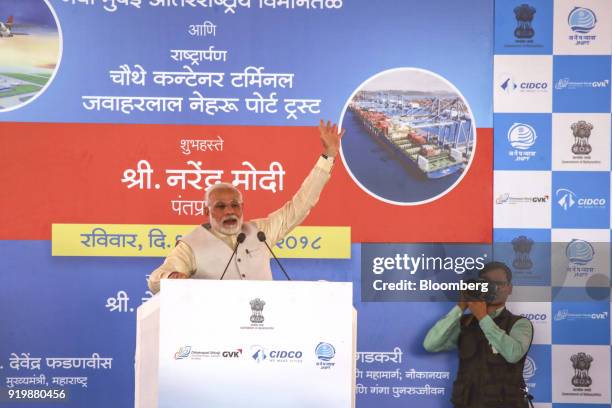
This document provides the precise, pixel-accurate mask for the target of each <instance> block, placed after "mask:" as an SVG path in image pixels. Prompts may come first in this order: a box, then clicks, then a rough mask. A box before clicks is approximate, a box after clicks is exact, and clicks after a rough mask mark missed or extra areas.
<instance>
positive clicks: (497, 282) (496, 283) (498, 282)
mask: <svg viewBox="0 0 612 408" xmlns="http://www.w3.org/2000/svg"><path fill="white" fill-rule="evenodd" d="M491 283H494V284H495V285H497V286H499V287H504V286H510V282H507V281H491Z"/></svg>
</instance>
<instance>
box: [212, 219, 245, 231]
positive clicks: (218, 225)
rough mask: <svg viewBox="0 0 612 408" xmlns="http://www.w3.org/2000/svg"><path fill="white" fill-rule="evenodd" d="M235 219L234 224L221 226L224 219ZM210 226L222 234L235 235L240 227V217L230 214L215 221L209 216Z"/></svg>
mask: <svg viewBox="0 0 612 408" xmlns="http://www.w3.org/2000/svg"><path fill="white" fill-rule="evenodd" d="M228 219H229V220H231V219H235V220H236V221H237V223H236V225H235V226H234V227H231V228H227V227H224V226H223V222H224V221H226V220H228ZM210 226H211V227H212V229H214V230H215V231H217V232H220V233H221V234H223V235H236V234H238V233H239V232H240V230H241V229H242V217H240V218H238V217H236V216H235V215H230V216H229V217H226V218H223V219H222V220H221V222H217V220H215V219H214V218H213V217H210Z"/></svg>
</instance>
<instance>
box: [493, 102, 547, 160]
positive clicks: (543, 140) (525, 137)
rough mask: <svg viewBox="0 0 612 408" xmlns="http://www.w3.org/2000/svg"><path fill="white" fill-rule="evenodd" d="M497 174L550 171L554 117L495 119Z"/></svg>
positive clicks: (504, 115)
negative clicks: (507, 171) (500, 171)
mask: <svg viewBox="0 0 612 408" xmlns="http://www.w3.org/2000/svg"><path fill="white" fill-rule="evenodd" d="M493 120H494V127H495V131H496V135H498V134H501V136H500V137H496V141H495V143H494V144H493V146H494V149H495V154H494V160H495V167H494V168H495V170H550V167H551V162H550V157H551V156H550V151H551V114H545V113H542V114H538V113H532V114H509V113H498V114H495V115H494V119H493Z"/></svg>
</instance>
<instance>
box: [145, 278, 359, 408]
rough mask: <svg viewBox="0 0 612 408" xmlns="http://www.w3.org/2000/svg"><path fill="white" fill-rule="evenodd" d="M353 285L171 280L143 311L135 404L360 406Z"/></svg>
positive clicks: (166, 407)
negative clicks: (356, 381) (356, 373)
mask: <svg viewBox="0 0 612 408" xmlns="http://www.w3.org/2000/svg"><path fill="white" fill-rule="evenodd" d="M352 291H353V289H352V284H351V283H350V282H349V283H344V282H296V281H291V282H284V281H283V282H278V281H236V280H232V281H211V280H182V279H176V280H168V279H166V280H163V281H162V282H161V290H160V293H158V294H157V295H155V296H154V297H153V298H151V299H150V300H149V301H147V302H145V303H144V304H143V305H141V306H140V307H139V308H138V311H137V333H136V356H135V374H136V384H135V385H136V390H135V407H136V408H158V407H159V408H170V407H172V408H175V407H181V408H196V407H197V408H201V407H210V408H224V407H227V408H240V407H248V408H255V407H279V408H280V407H283V408H286V407H296V408H297V407H313V408H314V407H316V408H326V407H330V408H331V407H333V408H341V407H346V408H350V407H354V404H355V392H354V391H355V368H356V365H355V363H356V359H355V352H356V334H357V333H356V312H355V310H354V308H353V302H352V295H353V293H352Z"/></svg>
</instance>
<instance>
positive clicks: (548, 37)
mask: <svg viewBox="0 0 612 408" xmlns="http://www.w3.org/2000/svg"><path fill="white" fill-rule="evenodd" d="M552 11H553V7H552V2H549V1H543V0H535V1H529V2H526V3H508V2H500V1H498V2H496V4H495V54H523V55H524V54H551V53H552V21H553V16H552Z"/></svg>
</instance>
